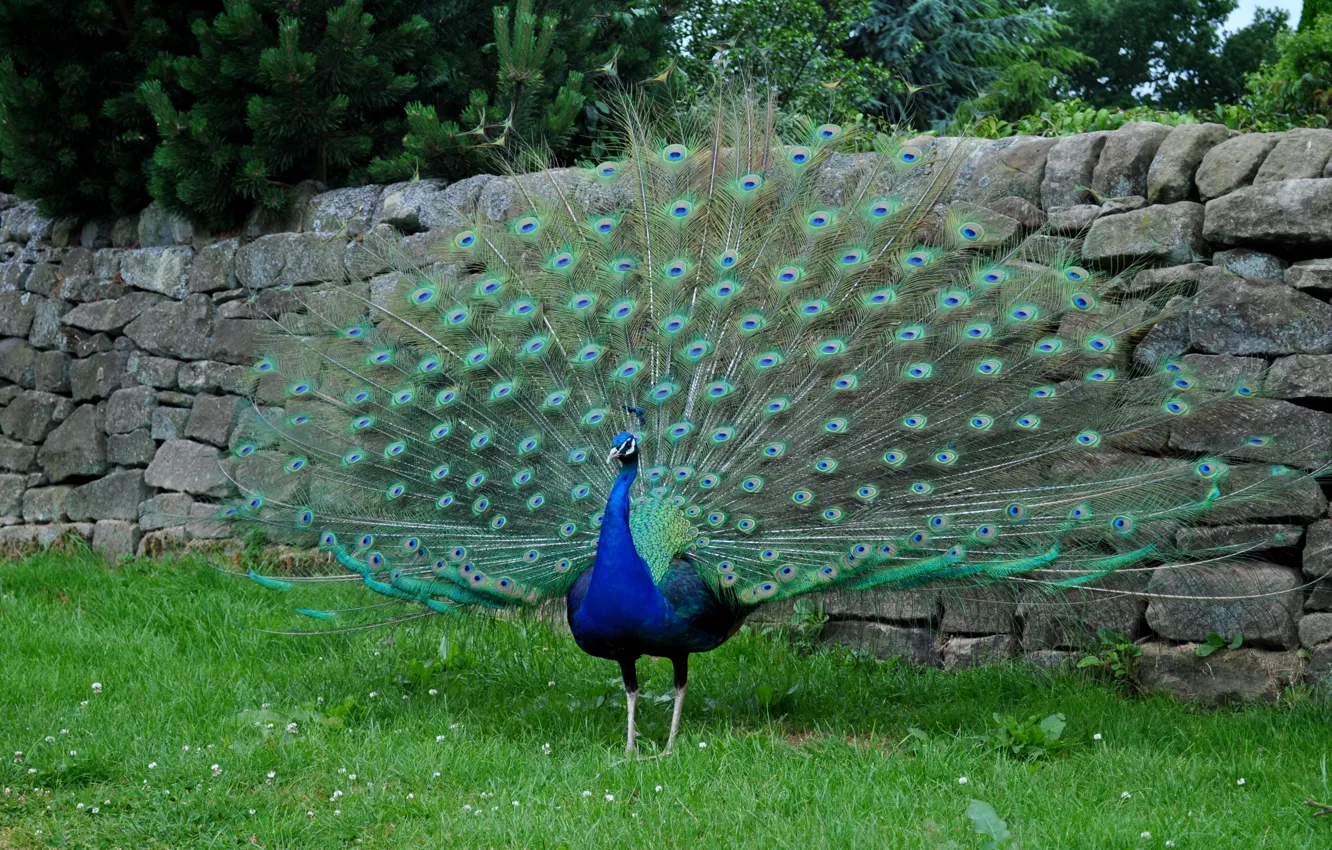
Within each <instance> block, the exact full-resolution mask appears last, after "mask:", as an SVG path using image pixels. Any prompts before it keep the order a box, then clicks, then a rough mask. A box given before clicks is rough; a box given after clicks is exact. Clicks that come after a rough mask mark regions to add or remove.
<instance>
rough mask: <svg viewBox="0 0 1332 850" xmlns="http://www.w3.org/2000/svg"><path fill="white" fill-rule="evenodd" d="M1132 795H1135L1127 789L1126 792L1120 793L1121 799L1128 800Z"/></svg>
mask: <svg viewBox="0 0 1332 850" xmlns="http://www.w3.org/2000/svg"><path fill="white" fill-rule="evenodd" d="M1132 797H1133V795H1132V794H1130V793H1129V792H1127V791H1125V792H1124V793H1122V794H1120V795H1119V799H1121V800H1128V799H1131V798H1132Z"/></svg>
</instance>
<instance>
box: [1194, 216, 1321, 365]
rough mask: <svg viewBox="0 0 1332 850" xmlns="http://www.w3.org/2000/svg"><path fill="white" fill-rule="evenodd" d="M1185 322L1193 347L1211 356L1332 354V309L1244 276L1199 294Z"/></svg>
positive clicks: (1282, 288) (1294, 293) (1309, 298)
mask: <svg viewBox="0 0 1332 850" xmlns="http://www.w3.org/2000/svg"><path fill="white" fill-rule="evenodd" d="M1232 197H1233V196H1232ZM1186 321H1187V326H1188V336H1189V344H1190V346H1191V347H1192V348H1193V349H1194V350H1195V351H1199V352H1203V353H1207V354H1238V355H1266V356H1279V355H1283V354H1332V307H1330V306H1328V305H1327V304H1326V303H1325V302H1322V301H1319V300H1318V299H1317V298H1314V297H1313V296H1311V295H1308V294H1306V293H1303V292H1298V291H1294V290H1290V289H1287V288H1285V287H1276V286H1270V285H1265V284H1263V283H1260V282H1255V281H1251V280H1248V279H1246V278H1242V277H1236V278H1235V279H1234V282H1232V283H1230V284H1228V285H1226V286H1212V287H1209V288H1208V289H1207V291H1205V292H1203V293H1200V294H1199V297H1198V301H1197V302H1196V303H1195V305H1194V306H1193V307H1192V308H1191V309H1190V310H1189V311H1188V312H1187V314H1186Z"/></svg>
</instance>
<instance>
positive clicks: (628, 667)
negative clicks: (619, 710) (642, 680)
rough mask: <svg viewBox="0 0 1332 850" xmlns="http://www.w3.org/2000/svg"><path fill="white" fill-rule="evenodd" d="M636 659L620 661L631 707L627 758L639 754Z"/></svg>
mask: <svg viewBox="0 0 1332 850" xmlns="http://www.w3.org/2000/svg"><path fill="white" fill-rule="evenodd" d="M635 664H636V659H633V658H631V659H629V660H628V661H624V660H621V661H620V675H621V676H623V677H624V697H625V702H626V703H628V706H629V739H628V740H627V741H626V742H625V744H624V754H625V756H628V757H632V756H633V755H634V753H636V752H638V733H637V732H636V731H635V730H634V707H635V706H637V705H638V670H637V669H636V667H635Z"/></svg>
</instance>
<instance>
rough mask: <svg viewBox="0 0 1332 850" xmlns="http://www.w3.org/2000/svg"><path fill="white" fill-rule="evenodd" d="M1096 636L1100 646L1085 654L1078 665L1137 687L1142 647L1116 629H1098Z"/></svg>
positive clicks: (1112, 679) (1120, 682)
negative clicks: (1094, 650)
mask: <svg viewBox="0 0 1332 850" xmlns="http://www.w3.org/2000/svg"><path fill="white" fill-rule="evenodd" d="M1096 637H1097V639H1098V640H1099V641H1100V642H1101V645H1100V648H1099V649H1098V650H1097V651H1096V652H1094V653H1092V654H1090V655H1085V656H1083V657H1082V659H1081V660H1080V661H1079V662H1078V667H1079V668H1080V669H1094V670H1099V671H1101V672H1103V673H1105V674H1106V675H1108V676H1109V677H1110V679H1111V681H1113V682H1116V683H1119V684H1123V685H1126V686H1128V687H1130V688H1136V687H1137V686H1138V659H1139V658H1140V657H1142V647H1140V646H1138V645H1137V644H1136V643H1134V642H1133V641H1132V640H1130V639H1129V638H1128V637H1127V636H1126V635H1124V634H1123V633H1121V632H1117V631H1115V630H1114V629H1097V630H1096Z"/></svg>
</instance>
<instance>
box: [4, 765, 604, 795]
mask: <svg viewBox="0 0 1332 850" xmlns="http://www.w3.org/2000/svg"><path fill="white" fill-rule="evenodd" d="M28 772H29V773H36V772H37V771H35V770H30V771H28ZM583 796H584V797H591V796H592V792H591V791H584V792H583Z"/></svg>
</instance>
